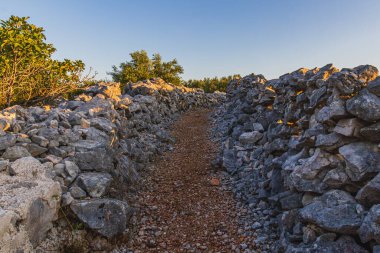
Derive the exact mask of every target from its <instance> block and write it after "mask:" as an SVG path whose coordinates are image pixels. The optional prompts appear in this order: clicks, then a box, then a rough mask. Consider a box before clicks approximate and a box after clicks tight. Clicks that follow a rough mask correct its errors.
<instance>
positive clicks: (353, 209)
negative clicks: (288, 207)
mask: <svg viewBox="0 0 380 253" xmlns="http://www.w3.org/2000/svg"><path fill="white" fill-rule="evenodd" d="M363 211H364V208H363V207H362V206H361V205H360V204H357V203H356V201H355V199H354V198H353V197H352V196H351V195H349V194H348V193H346V192H344V191H340V190H332V191H329V192H327V193H325V194H324V195H322V197H320V198H319V199H318V200H314V201H313V202H312V203H310V204H309V205H307V206H305V207H304V208H302V209H301V210H300V216H301V218H302V220H303V221H305V222H311V223H313V224H315V225H318V226H319V227H321V228H324V229H326V230H328V231H331V232H336V233H342V234H353V235H355V234H356V230H357V229H358V228H359V227H360V225H361V222H362V217H363ZM337 217H339V218H338V219H337Z"/></svg>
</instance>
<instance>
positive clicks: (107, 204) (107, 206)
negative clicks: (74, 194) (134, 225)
mask: <svg viewBox="0 0 380 253" xmlns="http://www.w3.org/2000/svg"><path fill="white" fill-rule="evenodd" d="M70 208H71V210H72V211H73V212H74V213H75V214H76V215H77V217H78V218H79V219H80V220H81V221H82V222H84V223H85V224H86V225H87V226H88V227H89V228H91V229H93V230H95V231H97V232H98V233H100V234H101V235H104V236H106V237H108V238H111V237H113V236H115V235H118V234H121V233H123V232H124V231H125V229H126V228H127V225H128V221H129V218H130V217H131V215H132V213H133V209H132V208H131V207H129V205H128V204H127V203H126V202H123V201H120V200H115V199H90V200H81V201H74V202H73V203H72V204H71V205H70Z"/></svg>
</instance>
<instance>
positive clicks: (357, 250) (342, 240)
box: [285, 234, 368, 253]
mask: <svg viewBox="0 0 380 253" xmlns="http://www.w3.org/2000/svg"><path fill="white" fill-rule="evenodd" d="M335 238H336V236H335V235H334V234H323V235H321V236H319V237H318V238H317V240H316V241H315V242H314V243H313V244H311V245H299V246H294V245H288V247H287V248H286V251H285V253H318V252H324V253H342V252H344V253H346V252H347V253H368V251H367V250H366V249H365V248H363V247H361V246H360V245H358V244H357V243H356V241H355V239H354V238H352V237H350V236H347V235H343V236H341V237H339V239H338V240H335Z"/></svg>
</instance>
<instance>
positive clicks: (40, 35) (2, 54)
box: [0, 16, 88, 107]
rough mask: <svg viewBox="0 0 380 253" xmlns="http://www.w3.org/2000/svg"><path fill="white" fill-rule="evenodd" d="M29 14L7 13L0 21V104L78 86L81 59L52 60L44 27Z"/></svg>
mask: <svg viewBox="0 0 380 253" xmlns="http://www.w3.org/2000/svg"><path fill="white" fill-rule="evenodd" d="M28 19H29V17H17V16H11V17H10V18H9V19H8V20H1V22H0V107H1V106H5V105H7V106H10V105H11V104H13V103H27V102H31V101H37V100H47V99H52V98H55V97H57V96H60V95H63V94H67V93H69V92H73V91H75V90H76V89H78V88H80V84H78V83H80V82H81V81H83V80H84V79H86V78H88V76H87V77H82V75H81V74H82V73H83V71H84V68H85V65H84V63H83V62H82V61H79V60H78V61H71V60H68V59H65V60H63V61H58V60H53V59H52V58H51V56H52V54H53V53H54V52H55V51H56V49H55V48H54V47H53V45H52V44H48V43H46V41H45V40H46V37H45V35H44V29H43V28H41V27H37V26H35V25H33V24H29V23H28Z"/></svg>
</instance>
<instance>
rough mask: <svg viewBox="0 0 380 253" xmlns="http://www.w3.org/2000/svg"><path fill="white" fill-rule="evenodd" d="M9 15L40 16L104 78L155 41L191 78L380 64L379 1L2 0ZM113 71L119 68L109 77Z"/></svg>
mask: <svg viewBox="0 0 380 253" xmlns="http://www.w3.org/2000/svg"><path fill="white" fill-rule="evenodd" d="M0 6H1V7H0V19H7V18H8V17H9V16H10V15H18V16H30V17H31V18H30V22H32V23H34V24H36V25H38V26H42V27H44V28H45V30H46V32H45V33H46V36H47V41H48V42H50V43H53V44H54V46H55V47H56V48H57V53H56V54H55V57H56V58H58V59H62V58H69V59H82V60H83V61H84V62H85V63H86V65H87V66H91V67H93V68H94V69H95V70H96V71H97V72H98V73H99V74H98V76H97V77H98V78H105V77H107V75H106V72H107V71H110V70H111V66H112V65H118V64H119V63H120V62H122V61H125V60H127V59H129V53H130V52H132V51H135V50H139V49H145V50H147V51H148V53H149V54H153V53H155V52H159V53H160V54H161V55H162V56H163V58H164V60H170V59H172V58H177V60H178V61H179V63H180V64H181V65H182V66H183V67H184V69H185V73H184V75H183V78H184V79H189V78H203V77H213V76H223V75H230V74H235V73H238V74H242V75H246V74H249V73H257V74H259V73H260V74H264V75H265V76H266V77H267V78H276V77H278V76H279V75H281V74H284V73H287V72H290V71H293V70H295V69H297V68H299V67H308V68H313V67H315V66H322V65H325V64H327V63H334V64H335V65H336V66H338V67H354V66H357V65H360V64H373V65H375V66H377V67H380V1H378V0H286V1H285V0H261V1H258V0H257V1H256V0H230V1H226V0H191V1H190V0H160V1H159V0H135V1H132V0H129V1H128V0H123V1H122V0H119V1H118V0H112V1H111V0H109V1H106V0H102V1H100V0H91V1H90V0H88V1H86V0H76V1H73V0H65V1H58V0H23V1H21V0H6V1H5V0H0ZM108 78H110V77H108Z"/></svg>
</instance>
